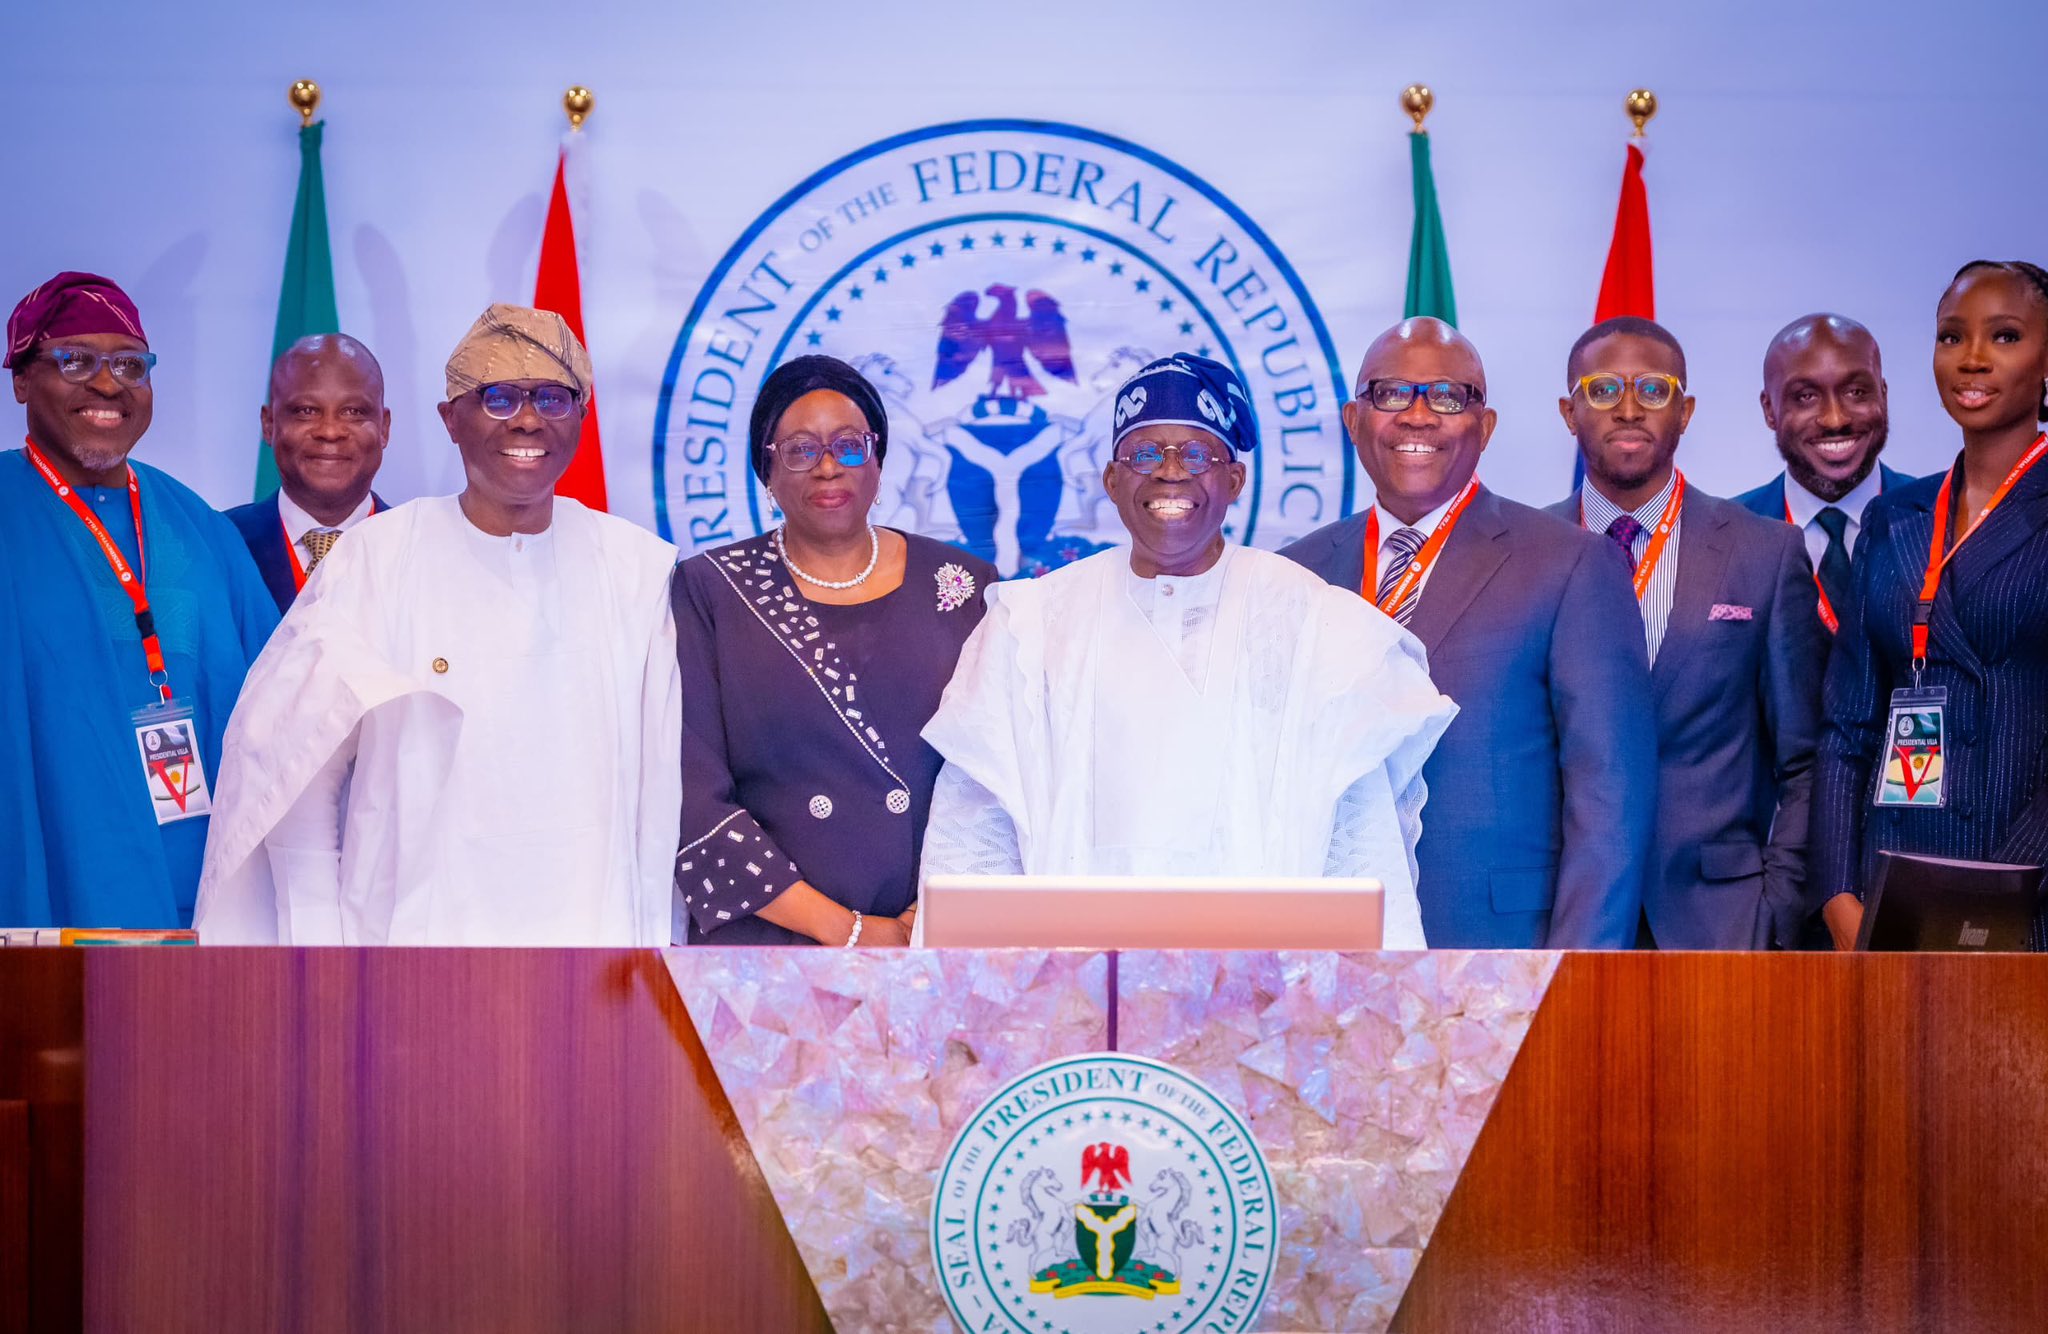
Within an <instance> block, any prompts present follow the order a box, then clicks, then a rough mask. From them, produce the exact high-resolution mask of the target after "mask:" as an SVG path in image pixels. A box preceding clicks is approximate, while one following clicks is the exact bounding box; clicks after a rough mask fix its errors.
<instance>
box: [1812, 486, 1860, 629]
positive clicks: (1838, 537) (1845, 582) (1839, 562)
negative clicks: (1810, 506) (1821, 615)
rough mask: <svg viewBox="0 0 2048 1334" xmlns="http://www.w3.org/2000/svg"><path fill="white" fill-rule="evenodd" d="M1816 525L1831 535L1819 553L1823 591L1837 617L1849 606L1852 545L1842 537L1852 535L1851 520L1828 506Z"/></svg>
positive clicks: (1814, 519) (1815, 519) (1816, 517)
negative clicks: (1848, 533) (1847, 534)
mask: <svg viewBox="0 0 2048 1334" xmlns="http://www.w3.org/2000/svg"><path fill="white" fill-rule="evenodd" d="M1813 521H1814V522H1815V523H1817V524H1819V525H1820V526H1821V531H1823V532H1825V533H1826V534H1827V535H1828V547H1827V550H1826V551H1823V552H1821V553H1820V589H1821V592H1823V593H1826V594H1827V595H1828V601H1829V603H1831V604H1832V605H1833V606H1834V609H1835V614H1836V615H1837V616H1839V615H1841V614H1842V609H1843V608H1844V607H1845V606H1847V605H1848V602H1849V588H1850V584H1851V580H1850V577H1849V544H1848V543H1847V542H1846V541H1844V540H1843V535H1844V534H1846V533H1847V532H1848V531H1849V516H1848V515H1847V514H1845V513H1844V512H1843V511H1842V510H1840V509H1838V508H1837V507H1835V506H1833V505H1829V506H1827V507H1826V508H1824V509H1823V510H1821V512H1820V513H1819V514H1816V515H1815V516H1814V518H1813Z"/></svg>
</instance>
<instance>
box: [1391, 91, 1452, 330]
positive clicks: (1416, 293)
mask: <svg viewBox="0 0 2048 1334" xmlns="http://www.w3.org/2000/svg"><path fill="white" fill-rule="evenodd" d="M1408 156H1409V159H1410V161H1411V162H1412V163H1413V164H1414V168H1415V234H1414V236H1413V237H1412V238H1411V239H1410V240H1409V242H1408V300H1407V304H1406V306H1405V307H1404V308H1403V310H1402V312H1401V317H1402V318H1403V319H1408V318H1410V317H1412V316H1416V315H1434V316H1436V318H1438V319H1440V320H1442V321H1443V322H1444V323H1445V324H1450V325H1456V324H1457V322H1458V300H1457V298H1456V297H1454V296H1452V295H1451V252H1450V247H1448V246H1446V245H1445V244H1444V219H1443V215H1442V214H1441V213H1438V212H1437V208H1436V176H1435V174H1434V173H1432V172H1431V171H1430V169H1429V135H1428V134H1427V133H1425V132H1423V131H1421V130H1417V131H1416V132H1415V133H1413V134H1411V135H1409V136H1408Z"/></svg>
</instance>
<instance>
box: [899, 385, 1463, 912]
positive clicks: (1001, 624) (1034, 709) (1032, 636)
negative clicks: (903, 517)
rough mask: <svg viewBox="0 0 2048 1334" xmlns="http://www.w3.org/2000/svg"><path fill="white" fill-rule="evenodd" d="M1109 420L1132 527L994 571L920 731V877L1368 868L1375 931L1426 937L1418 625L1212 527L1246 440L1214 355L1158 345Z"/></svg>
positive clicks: (1246, 412) (1242, 419) (1429, 698)
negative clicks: (1031, 568) (1118, 543)
mask: <svg viewBox="0 0 2048 1334" xmlns="http://www.w3.org/2000/svg"><path fill="white" fill-rule="evenodd" d="M1112 430H1113V438H1112V441H1111V450H1110V452H1111V455H1112V458H1111V461H1110V463H1109V464H1108V466H1107V467H1106V468H1105V469H1104V470H1103V485H1104V486H1105V487H1106V488H1107V489H1108V492H1109V496H1110V498H1111V500H1113V501H1114V502H1115V504H1116V507H1117V513H1118V514H1119V515H1120V516H1121V517H1122V519H1123V522H1124V526H1125V527H1126V528H1127V529H1128V530H1129V531H1130V535H1131V546H1130V548H1129V549H1128V550H1125V549H1122V548H1118V549H1114V550H1110V551H1105V552H1101V553H1098V554H1096V555H1094V556H1090V557H1088V558H1087V559H1085V560H1082V561H1078V562H1076V563H1075V564H1073V565H1069V566H1067V567H1065V568H1063V569H1060V570H1056V571H1054V572H1053V573H1051V574H1048V575H1046V576H1044V577H1043V578H1040V579H1035V580H1019V581H1015V582H1010V583H1003V584H999V585H997V586H996V587H995V588H993V589H991V590H989V594H988V615H987V617H986V619H984V620H983V622H982V623H981V625H980V626H979V627H978V628H977V629H976V630H975V632H974V635H973V636H972V637H971V638H970V639H969V640H968V641H967V646H966V648H965V649H964V650H963V652H962V654H961V658H960V664H959V667H958V668H957V670H956V671H955V672H954V674H953V679H952V682H951V683H950V684H949V685H948V686H947V688H946V693H945V698H944V701H943V703H942V704H941V705H940V707H939V711H938V714H937V715H936V716H935V717H934V718H933V719H932V721H931V722H930V723H929V724H928V725H927V726H926V727H925V729H924V737H925V739H926V740H927V741H929V742H930V743H931V744H932V745H933V746H934V747H935V748H936V749H937V750H938V751H939V752H940V754H942V755H943V756H945V761H946V763H945V767H944V768H943V769H942V770H941V771H940V774H939V779H938V787H937V790H936V792H935V794H934V797H933V801H932V812H931V822H930V825H929V826H928V829H927V832H926V834H925V845H924V862H923V874H924V875H926V876H931V875H934V874H940V873H963V872H971V873H995V874H1003V873H1017V872H1025V873H1030V874H1036V875H1055V874H1108V875H1125V874H1136V875H1228V876H1318V875H1332V876H1370V877H1373V878H1374V879H1377V880H1379V881H1380V882H1382V884H1384V885H1385V887H1386V901H1385V918H1384V920H1385V940H1386V944H1387V947H1388V948H1390V949H1402V948H1407V949H1416V948H1421V947H1422V946H1423V944H1424V943H1425V942H1424V940H1423V934H1422V914H1421V910H1420V908H1419V907H1418V905H1417V901H1416V897H1415V843H1416V839H1417V838H1418V837H1419V836H1420V834H1421V815H1422V806H1423V801H1424V798H1425V796H1426V792H1425V790H1424V787H1423V782H1422V763H1423V761H1424V760H1425V759H1426V758H1428V756H1429V753H1430V751H1431V749H1432V748H1433V747H1434V746H1435V745H1436V742H1437V738H1438V737H1440V736H1441V735H1443V731H1444V728H1445V727H1446V726H1448V725H1449V723H1450V721H1451V719H1452V717H1453V716H1455V715H1456V713H1457V706H1456V705H1454V704H1453V703H1452V702H1451V701H1450V700H1449V699H1447V698H1445V697H1444V696H1443V695H1441V694H1439V693H1438V692H1437V690H1436V689H1435V687H1434V686H1432V685H1431V684H1430V680H1429V672H1428V668H1427V664H1426V662H1425V660H1424V654H1423V649H1422V645H1421V643H1420V642H1419V641H1418V640H1417V639H1416V638H1415V637H1414V636H1413V635H1411V634H1409V633H1408V632H1407V631H1405V630H1403V629H1402V628H1401V627H1399V626H1398V625H1396V624H1395V623H1394V622H1393V621H1392V620H1391V619H1389V618H1388V617H1387V616H1385V615H1383V614H1382V613H1381V612H1380V611H1378V610H1377V609H1376V608H1374V606H1373V605H1372V604H1371V603H1370V602H1368V601H1366V600H1365V599H1363V598H1361V597H1359V596H1358V595H1357V594H1355V593H1350V592H1346V591H1345V590H1342V589H1337V588H1333V587H1330V586H1329V585H1328V584H1326V583H1324V582H1323V581H1322V580H1320V579H1318V578H1316V577H1315V576H1314V575H1311V574H1309V573H1308V572H1307V571H1306V570H1304V569H1302V568H1301V567H1300V566H1298V565H1296V564H1294V563H1293V562H1291V561H1288V560H1283V559H1282V558H1280V557H1279V556H1276V555H1273V554H1271V553H1269V552H1265V551H1259V550H1255V549H1252V548H1248V547H1243V546H1239V545H1237V544H1235V543H1231V542H1226V541H1225V540H1224V538H1223V535H1222V531H1223V523H1224V517H1225V514H1226V513H1227V511H1228V510H1229V508H1230V504H1231V502H1232V501H1233V500H1235V499H1236V498H1237V495H1238V493H1239V492H1240V491H1242V490H1243V488H1244V480H1245V468H1244V464H1243V463H1241V462H1239V460H1238V455H1239V454H1241V453H1242V452H1244V451H1246V450H1249V449H1251V448H1253V447H1255V446H1256V444H1257V443H1258V436H1257V427H1256V423H1255V421H1254V418H1253V413H1252V406H1251V403H1250V401H1249V400H1248V399H1247V397H1246V396H1245V392H1244V387H1243V385H1242V384H1241V383H1240V382H1239V381H1238V379H1237V377H1236V376H1235V375H1234V374H1233V373H1232V372H1231V371H1230V370H1229V369H1228V368H1227V367H1225V366H1222V365H1220V364H1219V363H1217V362H1214V361H1210V360H1208V359H1207V358H1203V357H1195V356H1189V355H1180V356H1174V357H1169V358H1166V359H1164V360H1162V361H1155V362H1153V363H1152V364H1151V365H1149V366H1147V367H1145V368H1144V369H1143V370H1141V371H1139V372H1138V373H1137V375H1135V376H1133V377H1132V378H1131V379H1130V380H1129V381H1127V382H1126V383H1125V385H1124V386H1123V388H1122V389H1120V390H1119V391H1118V394H1117V406H1116V411H1115V414H1114V425H1113V428H1112ZM1304 576H1306V577H1304Z"/></svg>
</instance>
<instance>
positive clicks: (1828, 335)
mask: <svg viewBox="0 0 2048 1334" xmlns="http://www.w3.org/2000/svg"><path fill="white" fill-rule="evenodd" d="M1816 343H1821V344H1826V345H1828V346H1831V347H1836V348H1841V349H1843V350H1846V351H1849V352H1852V353H1854V354H1856V355H1857V356H1860V357H1867V358H1868V359H1869V363H1870V368H1871V370H1872V371H1874V372H1877V373H1878V374H1883V366H1882V365H1881V364H1880V362H1879V359H1878V352H1877V338H1876V337H1875V336H1874V335H1873V334H1872V333H1871V332H1870V330H1868V329H1866V328H1864V327H1863V326H1862V325H1861V324H1859V323H1857V322H1856V321H1855V320H1852V319H1850V318H1849V317H1848V316H1847V315H1831V314H1828V313H1826V312H1825V311H1823V312H1820V313H1817V314H1813V315H1801V316H1800V317H1799V318H1798V319H1796V320H1794V321H1792V322H1791V323H1790V324H1788V325H1786V326H1785V327H1784V328H1782V329H1780V330H1778V332H1777V334H1776V335H1775V336H1773V337H1772V339H1771V342H1770V346H1768V347H1766V348H1765V349H1764V387H1765V389H1766V390H1767V391H1768V389H1769V388H1770V385H1771V382H1772V381H1773V380H1778V381H1782V380H1783V379H1784V378H1785V365H1786V363H1787V362H1788V361H1791V360H1794V359H1796V358H1798V357H1799V355H1800V354H1801V353H1804V352H1806V351H1807V350H1808V349H1810V348H1812V347H1813V346H1814V344H1816Z"/></svg>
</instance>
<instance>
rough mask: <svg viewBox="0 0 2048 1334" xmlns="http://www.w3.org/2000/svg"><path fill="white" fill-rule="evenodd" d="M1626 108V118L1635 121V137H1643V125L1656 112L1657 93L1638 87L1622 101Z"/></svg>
mask: <svg viewBox="0 0 2048 1334" xmlns="http://www.w3.org/2000/svg"><path fill="white" fill-rule="evenodd" d="M1622 106H1623V107H1625V108H1627V110H1628V118H1629V119H1630V120H1632V121H1634V122H1635V123H1636V133H1635V137H1636V138H1638V139H1640V138H1642V137H1643V127H1644V126H1645V125H1648V124H1649V123H1650V118H1651V117H1652V116H1655V115H1656V114H1657V94H1655V93H1653V92H1651V91H1650V90H1649V89H1647V88H1638V89H1636V90H1635V91H1634V92H1632V93H1630V94H1629V95H1628V99H1627V100H1626V101H1624V102H1623V103H1622Z"/></svg>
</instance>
